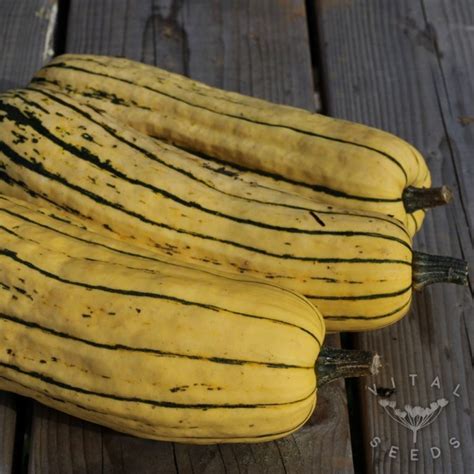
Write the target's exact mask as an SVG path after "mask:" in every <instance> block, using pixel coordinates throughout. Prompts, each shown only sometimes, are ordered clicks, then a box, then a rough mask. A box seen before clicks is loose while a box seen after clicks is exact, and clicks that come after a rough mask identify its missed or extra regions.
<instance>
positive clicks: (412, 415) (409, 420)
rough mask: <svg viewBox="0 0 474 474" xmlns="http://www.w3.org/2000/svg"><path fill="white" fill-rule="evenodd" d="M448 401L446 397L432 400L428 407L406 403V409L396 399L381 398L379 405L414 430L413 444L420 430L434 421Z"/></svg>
mask: <svg viewBox="0 0 474 474" xmlns="http://www.w3.org/2000/svg"><path fill="white" fill-rule="evenodd" d="M448 403H449V402H448V400H446V398H440V399H439V400H436V401H435V402H431V404H430V406H429V407H426V408H423V407H420V406H414V407H412V406H411V405H405V407H404V409H403V410H400V408H397V405H396V403H395V402H394V401H389V400H386V399H382V400H379V405H380V406H381V407H383V409H384V410H385V412H386V413H387V414H388V416H389V417H390V418H391V419H392V420H395V421H396V422H397V423H399V424H400V425H402V426H404V427H405V428H407V429H409V430H411V431H412V433H413V444H416V440H417V433H418V431H420V430H421V429H422V428H424V427H425V426H428V425H429V424H431V423H433V421H434V420H435V419H436V418H437V417H438V415H439V414H440V413H441V411H442V410H443V408H444V407H445V406H446V405H447V404H448Z"/></svg>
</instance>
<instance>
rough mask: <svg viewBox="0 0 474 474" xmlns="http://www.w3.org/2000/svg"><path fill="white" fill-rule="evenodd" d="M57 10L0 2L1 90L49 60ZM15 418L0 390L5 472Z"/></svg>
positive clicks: (52, 5) (46, 2)
mask: <svg viewBox="0 0 474 474" xmlns="http://www.w3.org/2000/svg"><path fill="white" fill-rule="evenodd" d="M56 13H57V3H56V1H50V0H24V1H21V2H18V1H17V0H3V1H2V2H0V45H1V48H2V49H1V55H0V92H3V91H5V90H8V89H12V88H14V87H20V86H23V85H25V84H27V83H28V82H29V80H30V78H31V76H32V74H33V73H34V72H35V71H36V70H37V69H38V68H39V67H41V65H42V64H43V63H44V61H46V60H49V59H50V57H51V54H52V46H53V39H54V28H55V24H56ZM16 418H17V417H16V405H15V400H14V396H12V395H11V394H7V393H0V473H2V474H3V473H10V472H11V471H12V465H13V453H14V441H15V424H16ZM20 454H21V453H20Z"/></svg>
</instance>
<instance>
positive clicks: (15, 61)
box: [0, 0, 58, 91]
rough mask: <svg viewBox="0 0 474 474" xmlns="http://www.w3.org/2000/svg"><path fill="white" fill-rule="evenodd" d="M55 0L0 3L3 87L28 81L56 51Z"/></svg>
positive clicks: (0, 84) (0, 87)
mask: <svg viewBox="0 0 474 474" xmlns="http://www.w3.org/2000/svg"><path fill="white" fill-rule="evenodd" d="M57 8H58V5H57V1H55V0H23V1H21V2H18V1H17V0H3V1H2V2H1V3H0V44H1V45H2V54H1V56H0V91H3V90H7V89H13V88H14V87H22V86H24V85H26V84H27V83H28V82H29V80H30V78H31V76H32V75H33V73H34V72H35V71H36V70H37V69H39V68H40V67H41V66H42V65H43V64H44V63H45V62H46V61H48V60H49V59H50V58H51V57H52V55H53V52H54V49H53V47H54V32H55V25H56V15H57Z"/></svg>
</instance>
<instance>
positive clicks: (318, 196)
mask: <svg viewBox="0 0 474 474" xmlns="http://www.w3.org/2000/svg"><path fill="white" fill-rule="evenodd" d="M33 81H34V84H35V85H41V86H42V87H48V88H53V89H54V88H55V89H58V88H59V89H62V90H65V91H67V92H68V93H69V94H74V95H75V96H76V97H77V98H78V100H81V101H84V102H86V103H88V104H90V105H92V106H94V107H95V108H96V109H98V110H102V111H106V112H107V113H109V114H110V115H112V116H114V117H116V118H118V119H120V120H121V121H122V122H124V123H127V124H128V125H131V126H133V127H134V128H136V129H138V130H140V131H143V132H145V133H147V134H149V135H153V136H155V137H158V138H162V139H166V140H168V141H170V142H172V143H174V144H176V145H178V146H180V147H183V148H185V149H188V150H191V151H193V152H196V153H200V154H203V155H205V156H207V157H208V158H213V159H215V160H222V161H224V162H231V163H234V164H235V165H238V166H239V167H240V169H241V170H242V171H243V170H248V169H252V170H255V171H256V172H257V173H259V175H260V176H259V181H260V182H262V183H267V185H268V186H272V187H275V186H278V187H279V188H280V189H286V190H289V191H291V192H296V193H298V194H302V195H305V196H308V197H310V198H313V199H315V200H317V201H319V202H325V203H328V204H331V205H337V206H339V207H344V208H349V209H359V210H369V211H376V212H380V213H383V214H388V215H391V216H393V217H395V218H397V219H398V220H400V221H401V222H402V223H403V224H404V225H405V226H406V227H407V229H408V232H409V234H410V235H413V234H414V233H415V232H416V231H417V229H418V228H419V227H420V225H421V223H422V220H423V216H424V211H423V210H422V209H423V208H426V207H432V206H435V205H438V204H442V203H445V202H447V201H449V199H450V198H451V194H450V191H449V190H448V189H447V188H446V187H442V188H436V189H426V188H429V186H430V184H431V178H430V173H429V170H428V168H427V166H426V163H425V161H424V159H423V157H422V156H421V155H420V153H419V152H418V151H417V150H416V149H415V148H414V147H412V146H411V145H410V144H408V143H407V142H405V141H404V140H402V139H400V138H398V137H396V136H394V135H392V134H390V133H387V132H384V131H381V130H378V129H375V128H371V127H368V126H365V125H362V124H358V123H353V122H348V121H344V120H340V119H335V118H330V117H327V116H323V115H319V114H313V113H310V112H308V111H305V110H302V109H297V108H294V107H288V106H283V105H277V104H273V103H270V102H267V101H264V100H259V99H255V98H252V97H247V96H244V95H241V94H237V93H233V92H228V91H223V90H220V89H217V88H212V87H209V86H207V85H205V84H202V83H200V82H197V81H194V80H191V79H188V78H186V77H183V76H181V75H178V74H173V73H170V72H168V71H165V70H162V69H160V68H157V67H153V66H149V65H145V64H141V63H138V62H135V61H131V60H129V59H124V58H113V57H108V56H97V55H80V54H65V55H61V56H58V57H56V58H54V59H53V60H52V61H51V63H50V64H48V65H47V66H45V67H44V68H43V69H41V70H40V71H39V72H38V73H37V74H36V75H35V78H34V80H33Z"/></svg>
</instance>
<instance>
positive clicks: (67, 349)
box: [0, 195, 377, 444]
mask: <svg viewBox="0 0 474 474" xmlns="http://www.w3.org/2000/svg"><path fill="white" fill-rule="evenodd" d="M0 222H1V225H0V262H1V264H0V348H1V350H0V389H1V390H8V391H12V392H15V393H19V394H21V395H24V396H28V397H31V398H34V399H36V400H38V401H39V402H41V403H44V404H45V405H48V406H51V407H53V408H56V409H58V410H61V411H64V412H67V413H70V414H72V415H75V416H77V417H79V418H83V419H85V420H89V421H92V422H95V423H99V424H102V425H105V426H108V427H111V428H113V429H116V430H118V431H122V432H126V433H130V434H133V435H136V436H140V437H145V438H153V439H159V440H165V441H181V442H186V443H199V444H204V443H227V442H259V441H268V440H271V439H276V438H280V437H283V436H286V435H287V434H289V433H291V432H293V431H295V430H297V429H298V428H300V427H301V426H302V425H303V424H304V423H305V422H306V421H307V420H308V418H309V417H310V415H311V413H312V412H313V409H314V407H315V404H316V398H317V389H318V387H319V386H321V384H323V383H326V382H328V381H330V380H332V379H334V378H337V377H339V376H357V375H362V374H369V373H373V371H374V370H376V367H377V357H374V355H373V354H371V353H367V352H363V351H340V350H335V349H329V348H323V349H322V350H321V344H322V342H323V340H324V335H325V328H324V321H323V319H322V317H321V314H320V313H319V311H318V310H317V309H316V308H315V307H314V306H313V305H312V304H311V303H310V302H308V301H307V300H306V299H305V298H303V297H302V296H300V295H298V294H296V293H294V292H292V291H290V290H285V289H281V288H279V287H277V286H275V285H273V284H271V283H267V282H257V281H253V280H249V279H247V278H245V277H242V276H238V275H225V274H223V273H216V272H211V271H203V270H200V269H198V268H192V267H190V266H185V265H182V264H178V263H176V262H172V261H170V260H168V261H167V260H165V259H160V258H158V257H157V256H156V255H155V254H153V253H151V252H147V251H145V250H142V249H139V248H134V247H133V246H130V245H127V244H124V243H121V242H119V241H115V240H113V239H108V238H106V237H104V236H101V235H99V234H94V233H92V232H89V231H87V230H84V228H83V226H81V225H78V224H77V223H75V222H74V221H71V220H70V218H69V217H68V216H67V215H66V214H64V213H57V212H54V213H52V212H50V211H47V210H43V209H40V208H35V207H34V206H32V205H31V204H28V203H24V202H21V201H18V200H15V199H12V198H7V197H5V196H2V195H0Z"/></svg>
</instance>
